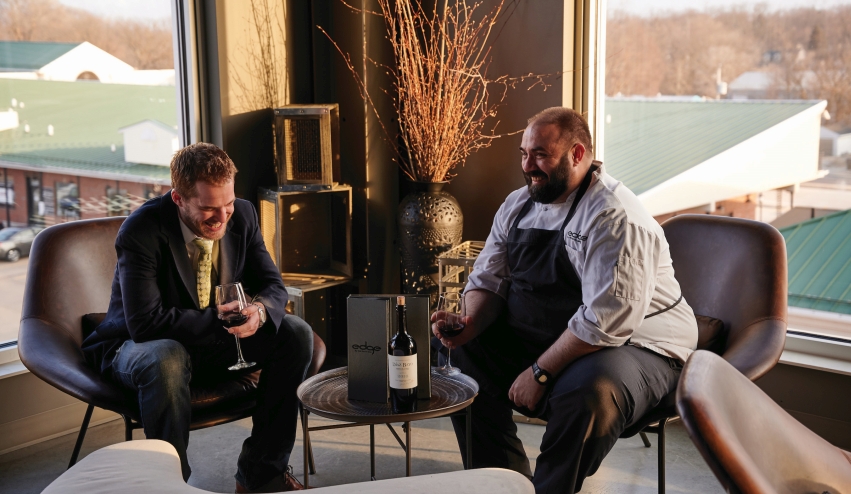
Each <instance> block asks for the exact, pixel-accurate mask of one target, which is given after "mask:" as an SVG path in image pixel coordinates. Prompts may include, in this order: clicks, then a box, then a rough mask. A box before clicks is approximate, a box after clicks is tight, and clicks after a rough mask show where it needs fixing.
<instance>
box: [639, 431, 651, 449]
mask: <svg viewBox="0 0 851 494" xmlns="http://www.w3.org/2000/svg"><path fill="white" fill-rule="evenodd" d="M638 435H639V436H641V442H643V443H644V447H645V448H649V447H650V439H647V434H645V433H644V431H641V432H639V433H638Z"/></svg>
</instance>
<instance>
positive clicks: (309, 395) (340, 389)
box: [296, 367, 479, 424]
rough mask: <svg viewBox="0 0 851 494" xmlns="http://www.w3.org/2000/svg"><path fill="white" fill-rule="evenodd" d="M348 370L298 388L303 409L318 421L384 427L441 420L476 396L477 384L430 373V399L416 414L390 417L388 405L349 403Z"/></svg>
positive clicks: (334, 371) (333, 371) (316, 378)
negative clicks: (320, 419)
mask: <svg viewBox="0 0 851 494" xmlns="http://www.w3.org/2000/svg"><path fill="white" fill-rule="evenodd" d="M348 378H349V371H348V367H340V368H338V369H331V370H329V371H325V372H322V373H320V374H317V375H315V376H313V377H311V378H310V379H307V380H306V381H304V382H303V383H301V386H299V387H298V390H297V391H296V394H297V395H298V399H299V400H300V401H301V403H302V405H303V406H304V408H306V409H307V410H309V411H310V412H311V413H315V414H316V415H319V416H320V417H325V418H328V419H332V420H340V421H343V422H357V423H364V424H384V423H389V422H410V421H414V420H424V419H430V418H434V417H442V416H444V415H449V414H451V413H455V412H458V411H461V410H463V409H464V408H467V407H468V406H469V405H470V404H471V403H473V400H474V399H475V398H476V395H477V394H478V393H479V385H478V383H476V381H475V380H474V379H473V378H472V377H470V376H466V375H464V374H459V375H457V376H451V377H449V376H444V375H441V374H437V373H435V372H432V373H431V399H430V400H428V401H426V400H419V401H418V403H417V411H415V412H411V413H393V412H392V410H391V409H390V403H374V402H370V401H359V400H349V397H348V395H349V379H348Z"/></svg>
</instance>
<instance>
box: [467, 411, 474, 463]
mask: <svg viewBox="0 0 851 494" xmlns="http://www.w3.org/2000/svg"><path fill="white" fill-rule="evenodd" d="M472 468H473V406H472V405H470V406H468V407H467V469H468V470H470V469H472Z"/></svg>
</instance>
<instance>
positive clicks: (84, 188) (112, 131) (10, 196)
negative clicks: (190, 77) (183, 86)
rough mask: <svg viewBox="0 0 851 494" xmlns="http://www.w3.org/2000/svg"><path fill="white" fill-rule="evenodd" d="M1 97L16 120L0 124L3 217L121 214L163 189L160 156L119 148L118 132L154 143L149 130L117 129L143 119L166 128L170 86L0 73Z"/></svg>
mask: <svg viewBox="0 0 851 494" xmlns="http://www.w3.org/2000/svg"><path fill="white" fill-rule="evenodd" d="M7 104H8V105H9V110H11V111H14V112H16V113H17V115H18V125H17V127H14V128H10V129H6V130H2V131H0V222H2V223H3V224H4V225H9V224H11V225H27V224H46V225H50V224H54V223H57V222H63V221H69V220H73V219H87V218H97V217H103V216H109V215H123V214H128V213H129V212H130V211H132V210H133V209H135V208H136V207H138V205H139V204H141V203H142V202H144V200H146V199H147V198H150V197H152V196H154V195H157V194H161V193H162V192H164V191H165V190H168V187H169V185H170V178H169V167H168V165H167V164H166V165H163V164H162V163H163V161H164V160H163V159H161V158H160V159H157V160H151V161H155V162H156V163H159V164H145V163H134V162H129V161H127V160H126V156H125V152H124V150H125V139H129V138H133V139H141V140H142V141H143V142H140V143H131V144H133V145H136V147H139V146H148V147H151V146H154V147H156V144H157V143H156V142H155V139H156V138H157V136H154V137H153V138H151V137H150V136H148V134H146V133H144V132H142V133H127V132H125V133H124V134H122V133H121V132H119V129H123V128H127V127H130V126H133V125H134V124H138V123H140V122H145V121H155V122H157V125H158V126H159V127H162V128H174V127H175V125H176V121H177V106H176V103H175V92H174V87H169V86H143V85H122V84H100V83H97V82H88V81H77V82H56V81H38V80H15V79H0V110H3V109H4V108H3V106H5V105H7ZM146 139H147V140H146ZM151 139H154V141H152V140H151ZM149 141H150V142H149ZM168 146H169V148H168V152H173V150H172V148H171V144H170V143H168ZM160 147H161V146H160ZM166 158H167V157H166ZM165 161H167V159H166V160H165Z"/></svg>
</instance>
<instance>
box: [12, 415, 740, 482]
mask: <svg viewBox="0 0 851 494" xmlns="http://www.w3.org/2000/svg"><path fill="white" fill-rule="evenodd" d="M333 423H334V422H332V421H330V420H324V419H321V418H318V417H315V416H312V417H311V421H310V425H311V426H318V425H329V424H333ZM518 425H519V429H520V432H519V434H520V438H521V439H522V440H523V443H524V444H525V445H526V450H527V453H528V455H529V458H530V459H531V460H532V468H533V469H534V464H535V458H536V457H537V455H538V453H539V450H538V448H539V446H540V444H541V436H542V435H543V431H544V428H543V427H542V426H539V425H530V424H518ZM250 427H251V422H250V419H246V420H241V421H239V422H234V423H231V424H226V425H222V426H218V427H213V428H210V429H205V430H200V431H195V432H192V435H191V439H190V444H189V461H190V463H191V465H192V467H193V474H192V478H190V479H189V483H190V484H191V485H193V486H195V487H198V488H201V489H205V490H208V491H212V492H233V490H234V480H233V474H234V471H235V465H236V458H237V456H238V454H239V450H240V446H241V444H242V440H243V439H244V438H245V437H246V436H247V435H248V434H249V432H250ZM397 430H398V431H399V432H400V434H401V427H398V426H397ZM667 430H668V433H667V442H666V445H667V462H666V467H667V476H668V477H667V483H666V484H667V491H668V492H670V493H701V494H705V493H713V492H718V493H721V492H723V489H722V488H721V486H720V485H719V484H718V482H717V480H715V477H714V476H713V475H712V472H711V471H710V470H709V468H708V467H707V466H706V463H704V461H703V459H702V458H701V457H700V454H699V453H698V452H697V451H696V450H695V448H694V446H693V445H692V443H691V441H690V440H689V438H688V436H687V434H686V432H685V429H684V428H683V427H682V425H681V423H679V422H675V423H673V424H671V425H669V426H668V429H667ZM412 434H413V444H414V448H413V460H412V463H413V465H412V468H413V475H423V474H428V473H437V472H447V471H452V470H461V468H462V466H461V456H460V454H459V452H458V447H457V444H456V442H455V435H454V434H453V432H452V426H451V424H450V422H449V419H446V418H443V419H433V420H425V421H421V422H416V423H414V427H413V431H412ZM311 436H312V439H313V445H314V454H315V457H316V469H317V473H316V475H313V476H311V479H310V483H311V486H316V487H321V486H329V485H339V484H347V483H353V482H364V481H368V480H369V428H368V427H357V428H351V429H338V430H330V431H319V432H314V433H313V434H312V435H311ZM375 436H376V476H377V478H379V479H386V478H393V477H403V476H404V475H405V456H404V452H403V451H402V449H401V448H400V447H399V445H398V444H397V443H396V440H395V439H394V438H393V436H392V435H391V433H390V431H388V430H387V428H386V427H385V426H381V427H376V433H375ZM123 437H124V432H123V425H122V423H121V422H120V421H114V422H109V423H107V424H104V425H101V426H98V427H94V428H92V429H91V430H90V431H89V433H88V434H87V436H86V441H85V443H84V445H83V452H82V453H81V457H82V456H85V455H87V454H88V453H90V452H92V451H93V450H95V449H98V448H101V447H104V446H107V445H109V444H113V443H116V442H120V441H121V440H122V438H123ZM142 437H143V436H142V433H141V432H140V431H135V438H137V439H140V438H142ZM649 437H650V440H651V442H652V443H653V447H651V448H645V447H644V446H643V445H642V443H641V440H640V439H639V438H638V437H634V438H630V439H621V440H620V441H618V443H617V444H616V445H615V448H614V449H613V450H612V452H611V453H610V454H609V456H608V457H606V459H605V461H604V462H603V464H602V466H601V467H600V469H599V471H598V472H597V473H596V474H595V475H594V476H593V477H590V478H588V479H587V480H586V481H585V485H584V488H583V490H582V492H589V493H647V494H650V493H655V492H656V437H655V436H654V435H652V434H651V435H650V436H649ZM74 440H75V436H73V435H67V436H63V437H60V438H56V439H53V440H50V441H46V442H44V443H41V444H37V445H35V446H30V447H28V448H24V449H20V450H18V451H14V452H12V453H8V454H6V455H3V456H0V492H2V493H15V494H27V493H37V492H41V490H42V489H44V488H45V487H46V486H47V485H48V484H49V483H50V482H52V481H53V480H54V479H55V478H56V477H58V476H59V475H61V474H62V472H63V471H64V470H65V467H66V466H67V463H68V459H69V457H70V455H71V450H72V449H73V445H74ZM301 448H302V443H301V435H300V434H299V438H298V439H297V441H296V446H295V449H294V451H293V454H292V457H291V460H290V463H291V464H292V466H293V470H294V473H295V475H296V477H298V478H299V479H300V480H301V479H302V476H303V469H302V453H301V451H302V449H301ZM116 491H117V492H119V491H120V486H116Z"/></svg>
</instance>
